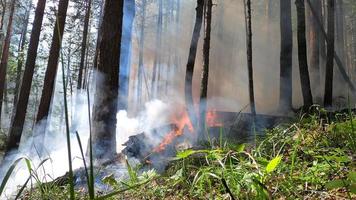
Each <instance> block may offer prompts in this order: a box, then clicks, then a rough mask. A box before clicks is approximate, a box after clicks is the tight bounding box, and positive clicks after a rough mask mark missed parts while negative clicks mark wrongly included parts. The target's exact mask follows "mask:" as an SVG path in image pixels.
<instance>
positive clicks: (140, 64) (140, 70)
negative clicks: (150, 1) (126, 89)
mask: <svg viewBox="0 0 356 200" xmlns="http://www.w3.org/2000/svg"><path fill="white" fill-rule="evenodd" d="M141 9H142V10H141V12H142V13H141V17H142V18H141V26H140V41H139V53H138V54H139V55H138V82H137V94H136V95H137V105H138V108H140V107H141V105H142V98H143V95H142V88H143V81H144V80H143V79H144V63H143V59H144V54H143V53H144V52H143V51H144V46H145V24H146V0H142V5H141Z"/></svg>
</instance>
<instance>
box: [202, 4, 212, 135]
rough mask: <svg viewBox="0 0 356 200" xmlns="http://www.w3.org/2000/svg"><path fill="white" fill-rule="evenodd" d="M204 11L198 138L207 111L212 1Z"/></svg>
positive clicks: (203, 128)
mask: <svg viewBox="0 0 356 200" xmlns="http://www.w3.org/2000/svg"><path fill="white" fill-rule="evenodd" d="M204 7H205V9H206V11H205V13H206V16H205V23H206V28H205V38H204V47H203V56H204V65H203V71H202V80H201V87H200V108H199V111H200V123H199V127H200V131H199V133H200V134H201V136H200V138H202V135H203V133H204V131H205V126H206V124H205V119H206V109H207V97H208V82H209V64H210V38H211V18H212V10H213V1H212V0H208V1H207V5H205V6H204Z"/></svg>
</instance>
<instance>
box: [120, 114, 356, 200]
mask: <svg viewBox="0 0 356 200" xmlns="http://www.w3.org/2000/svg"><path fill="white" fill-rule="evenodd" d="M353 121H355V119H353ZM326 122H328V120H326V119H322V118H321V117H319V115H309V116H303V117H301V119H300V120H299V121H297V122H295V123H293V124H289V125H281V126H279V127H276V128H274V129H272V130H268V131H267V136H266V137H265V138H260V139H259V140H258V143H257V145H256V147H255V145H252V144H251V145H247V144H246V145H244V144H240V145H234V144H227V143H223V142H221V141H220V142H219V144H215V145H214V148H213V149H211V148H210V147H208V148H206V150H199V151H194V150H186V151H183V152H179V153H178V154H177V156H176V160H175V161H173V162H172V163H170V166H169V167H168V170H167V171H166V173H165V174H163V175H157V177H156V178H155V179H154V181H152V182H150V183H148V184H146V185H144V186H142V187H138V188H136V189H135V190H130V191H126V192H124V193H121V194H119V195H117V196H116V198H113V199H226V198H227V199H228V198H233V199H320V198H330V199H354V198H356V195H355V193H356V180H355V179H356V164H355V155H354V154H353V153H352V152H354V151H353V149H354V148H355V147H354V146H353V144H354V142H353V140H354V139H355V138H354V136H351V137H350V135H353V124H352V123H353V122H352V120H351V118H350V115H339V116H338V117H336V119H334V120H333V121H332V122H328V123H326ZM222 144H225V145H222Z"/></svg>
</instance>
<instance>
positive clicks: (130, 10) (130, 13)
mask: <svg viewBox="0 0 356 200" xmlns="http://www.w3.org/2000/svg"><path fill="white" fill-rule="evenodd" d="M124 9H125V12H124V21H123V22H124V24H123V32H122V39H121V40H122V41H121V58H120V67H121V69H120V78H119V80H120V84H119V85H120V89H119V110H126V109H128V96H129V82H130V80H129V79H130V71H131V48H132V47H131V46H132V45H131V42H132V27H133V22H134V18H135V1H134V0H125V1H124Z"/></svg>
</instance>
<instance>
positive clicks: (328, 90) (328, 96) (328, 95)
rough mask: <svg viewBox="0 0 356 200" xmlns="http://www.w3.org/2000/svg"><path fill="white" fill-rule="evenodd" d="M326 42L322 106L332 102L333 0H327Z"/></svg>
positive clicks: (327, 105) (329, 104) (330, 104)
mask: <svg viewBox="0 0 356 200" xmlns="http://www.w3.org/2000/svg"><path fill="white" fill-rule="evenodd" d="M327 36H328V40H327V41H328V42H327V56H326V75H325V94H324V95H325V96H324V106H325V107H330V106H332V104H333V77H334V51H335V0H328V33H327Z"/></svg>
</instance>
